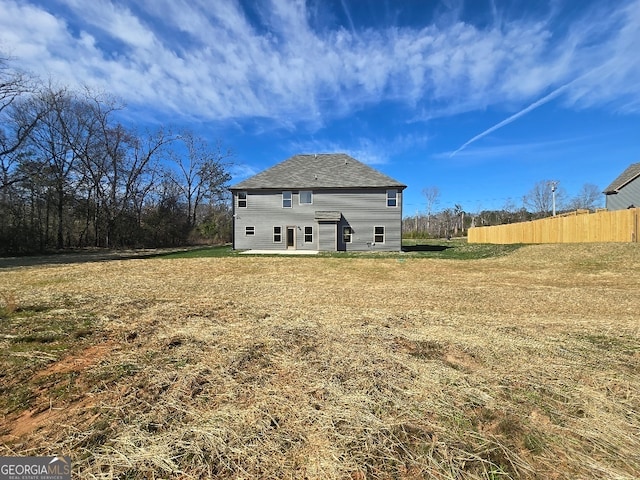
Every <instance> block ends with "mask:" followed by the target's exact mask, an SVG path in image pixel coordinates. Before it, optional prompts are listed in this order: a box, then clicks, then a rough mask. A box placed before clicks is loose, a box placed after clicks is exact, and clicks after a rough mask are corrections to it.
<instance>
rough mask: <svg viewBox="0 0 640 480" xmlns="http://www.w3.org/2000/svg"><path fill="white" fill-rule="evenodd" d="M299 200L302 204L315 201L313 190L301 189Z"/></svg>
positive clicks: (309, 203)
mask: <svg viewBox="0 0 640 480" xmlns="http://www.w3.org/2000/svg"><path fill="white" fill-rule="evenodd" d="M298 201H299V203H300V205H311V204H312V203H313V192H312V191H311V190H301V191H300V196H299V200H298Z"/></svg>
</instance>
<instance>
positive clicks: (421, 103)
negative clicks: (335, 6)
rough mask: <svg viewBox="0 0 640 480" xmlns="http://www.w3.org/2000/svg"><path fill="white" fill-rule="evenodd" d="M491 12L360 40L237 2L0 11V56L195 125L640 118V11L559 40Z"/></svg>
mask: <svg viewBox="0 0 640 480" xmlns="http://www.w3.org/2000/svg"><path fill="white" fill-rule="evenodd" d="M30 2H33V3H30ZM127 5H129V6H127ZM491 5H492V15H493V17H494V19H495V24H494V25H493V26H489V27H483V28H479V27H476V26H474V25H472V24H470V23H464V22H462V21H460V20H459V15H458V14H457V13H456V12H458V11H459V10H460V5H458V6H457V7H456V5H454V6H453V8H451V9H450V10H449V11H448V12H449V13H447V14H446V15H445V14H443V15H442V16H441V17H440V18H438V21H436V22H434V23H433V24H430V25H423V26H416V27H414V28H409V27H406V26H405V27H395V26H392V25H390V26H388V27H387V28H385V29H378V30H373V29H367V30H358V31H357V34H356V33H355V27H354V26H353V19H351V15H350V11H349V10H348V8H346V4H343V8H344V11H345V14H346V16H347V19H348V20H349V19H350V21H349V27H350V29H344V28H342V27H338V28H334V29H333V30H330V29H328V28H317V27H318V26H317V25H313V23H312V22H313V19H314V18H316V17H317V16H316V15H312V14H311V13H310V12H309V10H308V8H307V4H306V3H305V2H304V1H302V0H299V1H295V2H292V1H289V0H270V1H269V3H267V4H259V5H256V6H255V7H253V8H254V10H253V11H251V12H249V11H248V10H246V8H248V7H245V6H243V5H242V4H241V3H239V2H237V1H235V0H220V1H216V2H206V1H204V0H191V1H188V2H187V1H185V0H173V1H169V0H158V1H148V2H140V3H137V4H124V3H122V2H115V1H111V0H95V1H93V2H83V1H80V0H53V1H49V2H45V1H44V0H30V1H29V0H20V1H18V0H0V11H1V12H3V13H4V14H3V15H0V48H1V49H2V50H5V51H8V52H9V53H10V54H12V55H14V56H16V57H18V58H19V59H20V62H21V64H22V65H23V66H26V67H29V68H30V69H31V70H33V71H35V72H38V73H40V74H41V75H42V76H45V77H46V76H49V75H51V76H53V77H55V78H56V79H57V80H59V81H60V82H64V83H68V84H71V85H79V84H88V85H90V86H95V87H97V88H100V89H102V90H107V91H110V92H112V93H114V94H116V95H118V96H120V97H122V98H123V99H124V100H125V101H126V102H127V103H128V104H129V105H130V106H132V107H135V106H145V107H148V106H149V105H151V106H153V108H154V109H156V110H157V111H164V112H173V113H174V114H176V115H182V116H195V117H200V118H203V119H241V118H248V117H250V118H264V119H270V120H271V121H274V122H277V123H279V124H282V125H287V124H291V123H293V124H299V123H305V124H308V125H310V126H315V127H318V126H321V125H322V124H323V122H324V121H325V119H327V118H332V117H339V116H342V115H346V114H348V113H350V112H352V111H354V110H357V109H360V108H363V107H366V106H367V105H371V104H375V103H377V102H380V101H388V100H391V101H397V102H402V103H404V104H406V105H408V106H410V107H414V108H415V109H416V111H420V112H422V113H421V114H418V115H416V116H417V117H421V118H432V117H434V116H437V115H452V114H456V113H461V112H465V111H473V110H478V109H485V108H487V107H490V106H494V105H500V106H501V107H502V108H505V107H506V108H510V109H512V111H513V110H517V109H518V108H519V109H520V111H519V112H518V113H517V114H514V115H512V117H510V118H508V119H507V120H505V122H509V121H514V120H515V119H517V118H518V117H517V116H516V115H523V114H524V113H526V111H525V110H527V109H526V108H525V109H523V108H522V106H521V105H527V104H528V105H529V106H530V107H531V106H532V105H536V104H537V102H541V101H544V100H545V99H546V101H549V100H551V99H556V98H561V99H562V101H563V102H564V105H565V106H566V107H568V108H589V107H593V106H612V108H615V109H616V110H617V111H620V112H623V113H628V112H638V111H640V82H639V81H638V79H639V78H640V60H639V57H638V55H637V54H636V51H635V49H636V46H637V45H638V44H640V32H639V29H638V27H637V25H639V24H640V0H633V1H629V0H627V1H626V2H624V3H622V4H621V5H620V6H618V8H613V7H611V6H610V5H609V6H608V7H606V8H605V7H601V8H600V9H599V10H593V11H585V12H583V13H582V16H580V15H578V16H577V17H576V18H575V19H574V24H573V25H572V28H569V29H568V31H567V32H565V33H561V34H557V33H556V32H555V31H554V29H553V21H554V19H553V18H542V17H539V18H535V19H531V20H527V19H518V20H517V21H514V20H510V19H509V18H508V17H507V16H506V15H502V13H501V12H500V11H498V9H497V8H496V7H495V3H491ZM616 5H618V4H616ZM315 7H316V8H318V7H317V5H315ZM63 11H64V12H71V13H72V15H71V16H70V17H68V18H63V17H62V16H61V15H62V13H61V12H63ZM553 14H554V13H553V12H552V13H551V14H550V15H552V16H553ZM594 32H598V35H596V36H595V37H594ZM594 38H597V41H594V40H593V39H594ZM604 64H606V65H607V68H606V70H604V69H603V70H602V71H601V75H599V76H591V77H588V78H584V79H583V81H581V82H576V83H573V79H575V78H579V77H580V76H581V75H584V73H585V72H587V71H590V70H592V69H594V68H597V67H598V66H599V65H604ZM545 92H551V93H545ZM549 96H551V97H549ZM536 98H539V99H540V100H537V101H536V100H535V99H536ZM538 105H539V104H538ZM527 108H529V107H527ZM533 108H535V107H533ZM527 111H528V110H527ZM522 112H524V113H522ZM506 124H507V123H504V124H503V126H504V125H506ZM496 128H499V127H498V126H496Z"/></svg>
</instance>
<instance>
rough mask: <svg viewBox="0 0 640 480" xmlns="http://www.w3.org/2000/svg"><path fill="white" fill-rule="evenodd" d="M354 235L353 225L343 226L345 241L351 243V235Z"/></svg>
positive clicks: (343, 238)
mask: <svg viewBox="0 0 640 480" xmlns="http://www.w3.org/2000/svg"><path fill="white" fill-rule="evenodd" d="M352 235H353V230H352V229H351V227H342V240H343V241H344V243H351V236H352Z"/></svg>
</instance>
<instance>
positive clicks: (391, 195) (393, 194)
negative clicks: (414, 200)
mask: <svg viewBox="0 0 640 480" xmlns="http://www.w3.org/2000/svg"><path fill="white" fill-rule="evenodd" d="M397 206H398V190H395V189H394V190H387V207H397Z"/></svg>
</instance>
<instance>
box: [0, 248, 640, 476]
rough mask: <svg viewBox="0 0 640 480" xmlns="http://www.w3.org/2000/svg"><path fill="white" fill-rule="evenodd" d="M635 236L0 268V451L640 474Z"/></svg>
mask: <svg viewBox="0 0 640 480" xmlns="http://www.w3.org/2000/svg"><path fill="white" fill-rule="evenodd" d="M639 247H640V245H637V244H635V245H634V244H598V245H539V246H528V247H523V248H521V249H519V250H517V251H515V252H513V253H511V254H509V255H506V256H502V257H496V258H489V259H482V260H465V261H462V260H443V259H424V258H423V259H420V258H412V257H410V256H398V257H397V258H393V257H392V258H327V257H318V258H306V257H305V258H302V257H280V258H274V257H264V258H260V257H226V258H200V259H162V258H155V259H131V260H114V261H110V262H92V263H84V264H72V265H60V264H58V265H42V266H31V267H10V268H3V269H0V345H1V353H0V394H1V395H0V415H2V417H1V418H2V422H1V426H0V455H50V454H64V455H70V456H71V457H72V460H73V468H74V478H81V479H93V478H119V479H121V478H132V479H143V478H144V479H150V478H182V479H194V478H234V479H244V478H247V479H248V478H308V479H331V478H336V479H338V478H340V479H341V478H346V479H349V478H350V479H383V478H402V479H417V478H429V479H516V478H518V479H530V478H531V479H534V478H535V479H633V478H640V295H639V291H640V248H639Z"/></svg>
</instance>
